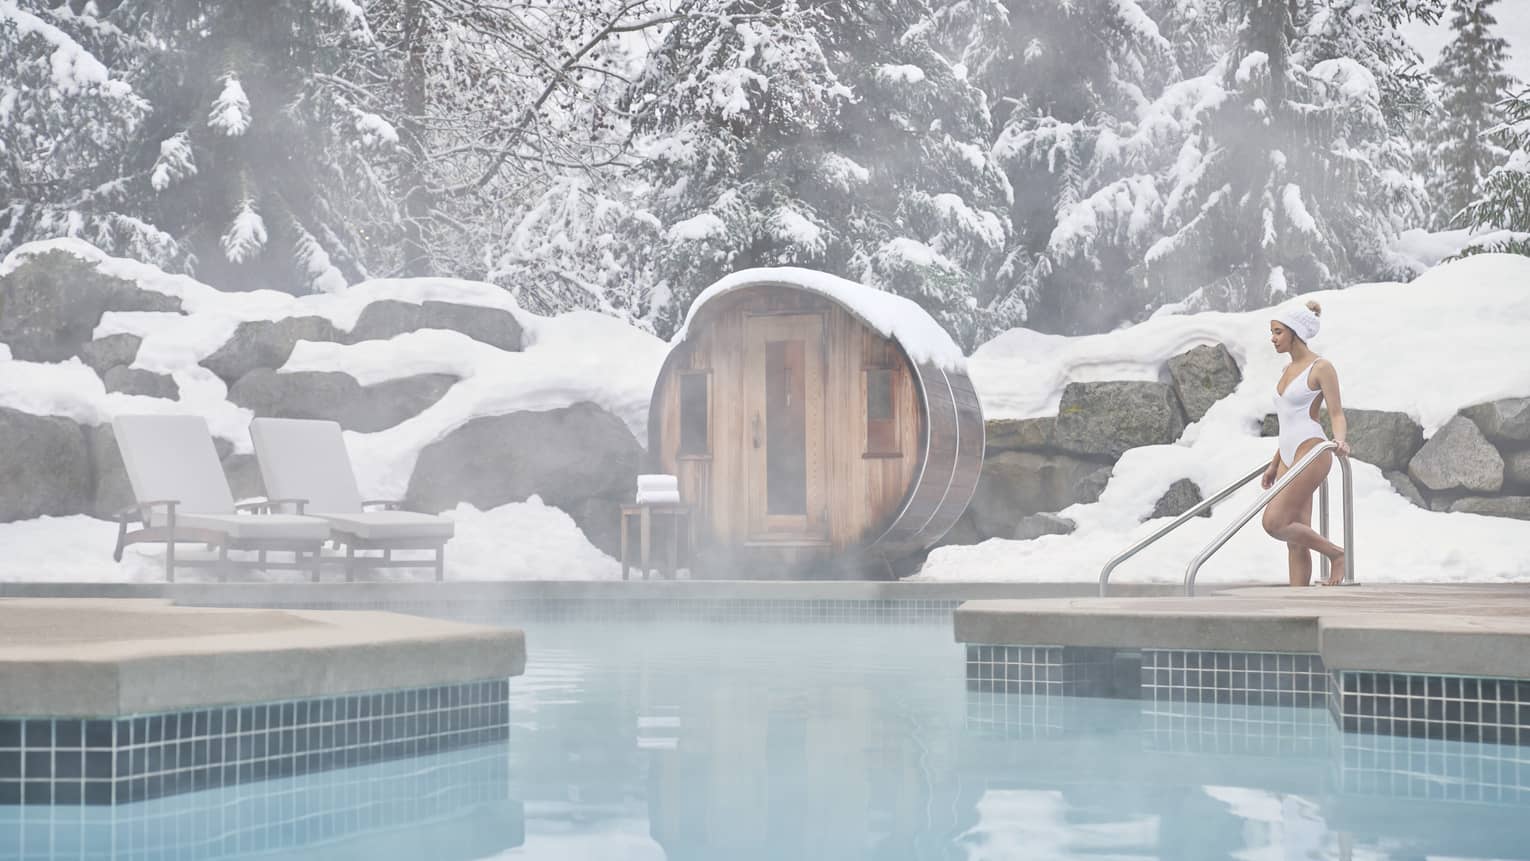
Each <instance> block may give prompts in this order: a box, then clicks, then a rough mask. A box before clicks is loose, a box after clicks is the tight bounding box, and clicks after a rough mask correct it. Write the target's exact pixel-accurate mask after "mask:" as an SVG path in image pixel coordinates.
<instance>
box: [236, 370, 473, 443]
mask: <svg viewBox="0 0 1530 861" xmlns="http://www.w3.org/2000/svg"><path fill="white" fill-rule="evenodd" d="M456 382H457V377H455V376H453V375H451V374H416V375H414V376H409V377H401V378H399V379H396V380H387V381H385V382H381V383H374V384H373V385H370V386H363V385H361V383H359V382H357V381H356V378H355V377H352V376H351V375H350V374H345V373H341V372H339V371H289V372H283V373H277V372H276V371H273V370H271V369H269V368H256V369H255V370H253V371H250V372H249V373H247V374H245V375H244V376H242V377H240V378H239V381H238V382H236V383H234V385H233V386H231V387H230V388H229V391H228V399H229V400H230V401H232V402H234V403H235V404H238V405H239V406H241V407H244V408H246V409H249V410H251V411H253V412H254V413H255V415H257V416H271V417H274V418H284V419H327V420H329V421H335V422H339V423H340V426H341V427H343V428H345V429H346V430H354V431H359V432H361V433H373V432H375V431H380V430H385V429H387V428H390V427H393V426H394V425H396V424H398V423H400V422H402V421H405V420H406V419H409V418H412V417H414V416H417V415H419V414H420V413H422V412H424V411H425V409H426V408H427V407H429V406H430V405H431V404H433V403H435V402H436V401H439V400H441V397H442V396H443V395H445V394H446V392H447V390H448V389H450V388H451V387H452V385H453V384H454V383H456Z"/></svg>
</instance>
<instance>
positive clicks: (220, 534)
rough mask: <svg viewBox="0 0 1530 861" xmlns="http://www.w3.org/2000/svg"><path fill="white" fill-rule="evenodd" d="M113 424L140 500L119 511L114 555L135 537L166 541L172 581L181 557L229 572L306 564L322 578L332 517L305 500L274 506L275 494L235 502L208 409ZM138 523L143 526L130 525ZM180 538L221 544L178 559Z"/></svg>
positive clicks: (132, 418) (126, 418)
mask: <svg viewBox="0 0 1530 861" xmlns="http://www.w3.org/2000/svg"><path fill="white" fill-rule="evenodd" d="M112 431H113V434H114V435H115V436H116V438H117V448H118V449H119V450H120V451H121V452H122V463H123V465H124V466H125V467H126V468H127V474H128V482H129V483H130V484H131V485H132V487H133V497H134V498H135V499H136V500H137V503H136V504H135V505H132V506H129V507H128V508H127V509H125V510H124V511H122V512H120V513H119V514H118V517H117V524H118V526H117V549H116V551H115V552H113V553H112V558H113V559H115V560H117V561H118V562H121V561H122V551H123V548H125V547H127V546H128V545H129V544H140V543H152V544H160V543H163V544H164V545H165V579H166V580H167V581H173V580H174V579H175V567H176V565H177V564H180V565H181V566H182V567H213V566H216V567H218V568H219V569H221V570H222V571H223V572H227V571H228V570H229V569H230V568H233V567H254V568H266V569H270V568H282V569H302V570H309V571H312V572H313V579H314V580H318V579H319V551H320V550H321V549H322V548H323V546H324V541H325V539H327V538H328V537H329V524H328V523H326V522H325V521H323V520H320V519H318V518H316V517H305V516H303V514H302V512H303V501H302V500H301V499H291V500H282V501H283V502H286V503H288V504H290V505H291V506H292V507H293V508H294V510H295V511H296V512H297V513H295V514H275V513H269V510H270V506H271V502H272V501H266V502H260V503H248V504H244V505H235V503H234V495H233V493H232V492H230V490H229V486H228V478H227V476H225V475H224V474H223V466H222V464H220V463H219V462H218V453H217V450H216V449H214V448H213V441H212V435H211V434H210V433H209V432H208V430H207V422H206V421H204V420H203V419H202V417H201V416H187V415H154V416H117V418H116V419H114V420H113V421H112ZM135 522H136V523H141V524H142V528H140V529H136V530H132V531H129V529H128V527H129V525H130V524H133V523H135ZM177 543H196V544H206V545H208V546H209V547H216V548H217V549H218V558H217V559H216V560H183V561H181V562H179V563H177V561H176V558H175V545H176V544H177ZM230 550H241V551H255V552H256V553H258V554H259V556H258V559H257V561H256V562H254V563H248V562H239V561H235V560H230V559H229V556H228V553H229V551H230ZM269 551H279V552H290V553H292V554H293V561H292V562H269V561H267V560H266V553H267V552H269Z"/></svg>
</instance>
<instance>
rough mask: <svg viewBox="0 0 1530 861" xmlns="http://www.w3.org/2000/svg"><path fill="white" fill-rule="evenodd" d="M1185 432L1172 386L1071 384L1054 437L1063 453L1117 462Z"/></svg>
mask: <svg viewBox="0 0 1530 861" xmlns="http://www.w3.org/2000/svg"><path fill="white" fill-rule="evenodd" d="M1184 429H1185V414H1184V411H1183V410H1182V409H1181V408H1180V405H1179V398H1178V397H1177V396H1176V395H1175V394H1174V389H1173V387H1172V386H1170V385H1168V384H1167V383H1153V382H1146V381H1135V380H1131V381H1113V382H1096V383H1069V384H1068V387H1067V388H1066V389H1064V390H1063V395H1062V404H1061V406H1059V408H1058V410H1057V430H1056V435H1055V437H1054V439H1055V442H1056V445H1057V447H1058V448H1060V449H1062V450H1063V451H1068V452H1073V453H1075V454H1081V455H1086V456H1090V457H1106V458H1110V459H1111V460H1115V459H1116V458H1119V457H1120V456H1121V455H1122V454H1123V453H1124V452H1126V450H1127V449H1131V448H1136V447H1137V446H1143V445H1166V444H1168V443H1172V442H1174V441H1175V440H1177V439H1179V435H1180V433H1182V432H1183V431H1184Z"/></svg>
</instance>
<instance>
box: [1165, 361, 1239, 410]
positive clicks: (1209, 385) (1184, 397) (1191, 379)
mask: <svg viewBox="0 0 1530 861" xmlns="http://www.w3.org/2000/svg"><path fill="white" fill-rule="evenodd" d="M1169 376H1170V378H1172V379H1173V380H1174V393H1175V394H1176V395H1178V396H1179V402H1180V405H1181V406H1183V407H1184V410H1185V418H1187V419H1188V420H1190V421H1192V422H1198V421H1200V420H1201V419H1202V418H1203V417H1205V415H1206V411H1207V410H1209V409H1211V405H1212V404H1214V403H1216V402H1217V401H1220V400H1221V399H1223V398H1225V397H1227V396H1228V395H1230V394H1232V393H1233V392H1234V391H1236V390H1237V388H1238V384H1239V383H1241V382H1243V374H1242V373H1241V372H1240V371H1239V370H1238V363H1237V362H1236V361H1234V360H1233V357H1232V354H1231V353H1229V352H1228V351H1227V348H1226V347H1225V346H1223V345H1221V344H1216V345H1211V344H1202V345H1201V346H1199V347H1196V348H1194V349H1192V350H1189V351H1187V352H1184V353H1181V354H1179V355H1178V356H1174V357H1173V358H1171V359H1169Z"/></svg>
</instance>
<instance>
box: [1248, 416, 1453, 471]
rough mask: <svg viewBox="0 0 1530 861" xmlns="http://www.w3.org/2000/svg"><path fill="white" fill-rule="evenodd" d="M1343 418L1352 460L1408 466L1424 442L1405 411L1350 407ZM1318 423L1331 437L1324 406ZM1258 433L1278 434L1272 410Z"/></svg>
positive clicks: (1385, 466)
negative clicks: (1345, 423) (1345, 420)
mask: <svg viewBox="0 0 1530 861" xmlns="http://www.w3.org/2000/svg"><path fill="white" fill-rule="evenodd" d="M1344 418H1345V419H1347V420H1348V422H1349V433H1348V437H1347V441H1348V442H1349V448H1350V456H1351V457H1353V458H1354V459H1355V460H1363V461H1365V462H1366V463H1373V464H1375V465H1377V466H1379V467H1381V468H1382V469H1383V470H1388V469H1392V470H1402V469H1407V468H1408V461H1410V460H1412V459H1413V456H1414V455H1415V454H1418V450H1419V449H1420V448H1422V447H1423V445H1424V429H1423V428H1421V427H1419V425H1418V422H1415V421H1414V420H1413V419H1411V418H1409V417H1408V416H1407V415H1406V414H1404V413H1398V412H1390V411H1387V410H1361V409H1355V408H1354V407H1350V408H1348V409H1346V410H1344ZM1318 424H1320V425H1322V426H1323V433H1325V434H1327V435H1328V437H1329V439H1332V438H1333V422H1332V421H1331V420H1330V419H1329V417H1328V410H1327V409H1326V408H1325V409H1321V410H1319V411H1318ZM1259 435H1260V436H1266V437H1273V436H1279V435H1280V422H1279V420H1278V419H1276V417H1275V414H1274V413H1269V414H1267V415H1266V416H1265V417H1264V423H1263V425H1261V427H1260V429H1259Z"/></svg>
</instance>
